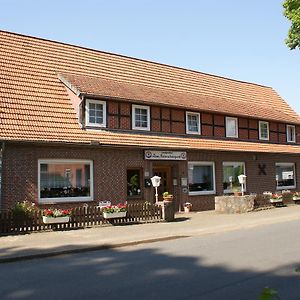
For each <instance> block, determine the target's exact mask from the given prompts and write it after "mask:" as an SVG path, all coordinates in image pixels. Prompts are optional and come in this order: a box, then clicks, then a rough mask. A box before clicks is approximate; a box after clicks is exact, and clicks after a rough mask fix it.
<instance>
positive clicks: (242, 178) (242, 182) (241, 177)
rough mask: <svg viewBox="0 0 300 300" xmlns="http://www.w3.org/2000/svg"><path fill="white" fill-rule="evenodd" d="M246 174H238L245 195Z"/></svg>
mask: <svg viewBox="0 0 300 300" xmlns="http://www.w3.org/2000/svg"><path fill="white" fill-rule="evenodd" d="M246 177H247V176H246V175H244V174H241V175H239V176H238V179H239V182H240V184H241V187H242V196H244V189H245V183H246Z"/></svg>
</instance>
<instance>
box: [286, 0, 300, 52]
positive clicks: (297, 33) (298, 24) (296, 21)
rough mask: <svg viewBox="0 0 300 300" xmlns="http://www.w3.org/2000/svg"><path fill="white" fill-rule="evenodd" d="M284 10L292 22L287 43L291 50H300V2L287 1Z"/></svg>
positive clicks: (296, 0)
mask: <svg viewBox="0 0 300 300" xmlns="http://www.w3.org/2000/svg"><path fill="white" fill-rule="evenodd" d="M283 8H284V11H283V14H284V16H285V17H287V18H288V19H289V20H290V21H291V27H290V29H289V32H288V37H287V39H286V40H285V43H286V44H287V46H288V47H289V48H290V49H291V50H293V49H296V48H298V49H300V0H285V1H284V3H283Z"/></svg>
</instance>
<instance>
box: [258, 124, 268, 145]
mask: <svg viewBox="0 0 300 300" xmlns="http://www.w3.org/2000/svg"><path fill="white" fill-rule="evenodd" d="M263 124H267V133H268V136H267V137H262V135H261V134H262V130H261V125H263ZM258 132H259V134H258V137H259V139H260V140H261V141H269V140H270V124H269V122H268V121H259V122H258Z"/></svg>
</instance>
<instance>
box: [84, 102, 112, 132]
mask: <svg viewBox="0 0 300 300" xmlns="http://www.w3.org/2000/svg"><path fill="white" fill-rule="evenodd" d="M90 103H93V104H102V107H103V122H102V123H101V124H100V123H90V113H89V110H90V109H89V104H90ZM85 126H90V127H102V128H106V126H107V125H106V101H103V100H97V99H89V98H87V99H85Z"/></svg>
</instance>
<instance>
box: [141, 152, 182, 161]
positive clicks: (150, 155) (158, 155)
mask: <svg viewBox="0 0 300 300" xmlns="http://www.w3.org/2000/svg"><path fill="white" fill-rule="evenodd" d="M145 159H152V160H186V152H185V151H156V150H145Z"/></svg>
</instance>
